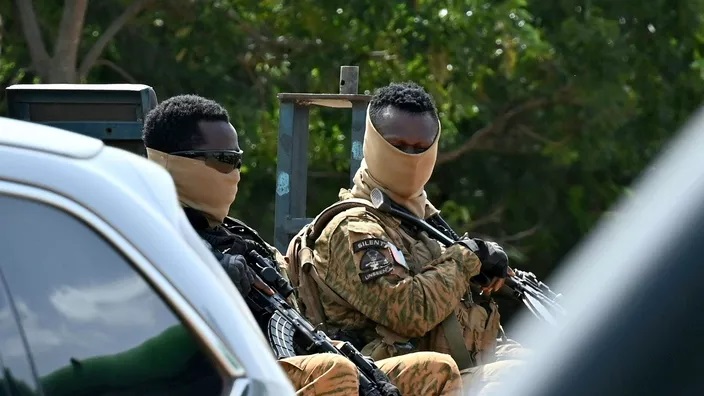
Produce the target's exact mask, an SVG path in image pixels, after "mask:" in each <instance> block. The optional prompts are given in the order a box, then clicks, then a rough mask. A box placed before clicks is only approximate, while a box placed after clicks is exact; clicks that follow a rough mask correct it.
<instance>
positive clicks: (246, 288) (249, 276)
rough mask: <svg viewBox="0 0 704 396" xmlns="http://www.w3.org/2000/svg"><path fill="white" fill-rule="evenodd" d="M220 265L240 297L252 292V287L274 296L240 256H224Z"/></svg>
mask: <svg viewBox="0 0 704 396" xmlns="http://www.w3.org/2000/svg"><path fill="white" fill-rule="evenodd" d="M221 263H222V266H223V268H224V269H225V272H226V273H227V275H228V276H229V277H230V280H231V281H232V283H234V284H235V287H236V288H237V290H238V291H239V292H240V294H241V295H242V297H244V296H246V295H247V294H249V292H250V291H252V286H254V287H255V288H257V289H258V290H260V291H262V292H263V293H265V294H266V295H268V296H272V295H274V291H273V290H271V288H270V287H269V286H268V285H267V284H266V283H265V282H264V281H263V280H261V278H259V276H257V274H256V273H255V272H254V270H252V269H251V268H249V266H248V265H247V261H246V260H245V258H244V256H242V255H241V254H224V257H223V259H222V260H221Z"/></svg>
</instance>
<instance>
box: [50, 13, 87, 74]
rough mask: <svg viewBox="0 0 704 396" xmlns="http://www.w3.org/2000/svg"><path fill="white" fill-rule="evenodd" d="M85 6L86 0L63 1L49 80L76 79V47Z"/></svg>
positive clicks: (79, 37) (78, 42)
mask: <svg viewBox="0 0 704 396" xmlns="http://www.w3.org/2000/svg"><path fill="white" fill-rule="evenodd" d="M87 8H88V0H67V1H66V2H65V3H64V11H63V14H62V15H61V22H60V23H59V32H58V35H57V37H56V42H55V43H54V54H53V56H52V63H53V64H54V65H55V67H53V68H52V71H51V72H50V77H49V80H50V81H49V82H52V83H53V82H70V83H73V82H75V81H76V63H77V59H78V47H79V45H80V43H81V33H83V24H84V21H85V17H86V9H87Z"/></svg>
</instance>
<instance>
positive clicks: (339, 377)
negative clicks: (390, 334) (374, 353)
mask: <svg viewBox="0 0 704 396" xmlns="http://www.w3.org/2000/svg"><path fill="white" fill-rule="evenodd" d="M279 364H280V365H281V367H282V368H283V369H284V372H285V373H286V375H287V376H288V378H289V379H290V380H291V382H292V383H293V387H294V388H295V389H296V390H297V391H296V395H299V396H319V395H329V396H357V395H358V394H359V379H358V377H357V368H356V367H355V366H354V365H353V364H352V362H350V361H349V360H347V359H346V358H344V357H342V356H338V355H331V354H317V355H310V356H296V357H293V358H287V359H282V360H280V361H279ZM376 364H377V366H379V368H380V369H381V370H382V371H383V372H384V373H386V374H387V375H388V376H389V379H391V382H392V383H393V384H394V385H396V387H398V389H399V391H400V392H401V394H402V395H417V396H450V395H452V396H454V395H460V394H461V392H462V379H461V377H460V372H459V370H458V369H457V365H456V364H455V362H454V361H453V360H452V358H451V357H450V356H449V355H445V354H441V353H435V352H417V353H412V354H409V355H404V356H398V357H393V358H388V359H383V360H379V361H377V362H376Z"/></svg>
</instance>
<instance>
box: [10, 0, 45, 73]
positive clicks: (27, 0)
mask: <svg viewBox="0 0 704 396" xmlns="http://www.w3.org/2000/svg"><path fill="white" fill-rule="evenodd" d="M15 6H16V7H17V12H18V13H19V17H20V18H19V19H20V21H21V23H22V32H23V33H24V38H25V40H27V47H29V55H30V56H31V57H32V66H33V68H34V69H35V71H36V72H37V74H38V75H39V76H41V77H45V76H46V75H47V74H48V73H46V71H47V70H46V68H47V66H48V64H49V53H47V52H46V45H44V39H43V38H42V32H41V30H39V23H38V22H37V15H36V13H35V12H34V3H33V2H32V0H15Z"/></svg>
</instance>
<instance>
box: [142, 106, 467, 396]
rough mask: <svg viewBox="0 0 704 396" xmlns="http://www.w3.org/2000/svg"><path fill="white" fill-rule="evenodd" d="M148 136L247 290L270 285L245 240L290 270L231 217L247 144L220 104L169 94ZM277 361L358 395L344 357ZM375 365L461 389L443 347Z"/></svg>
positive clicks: (310, 390) (305, 385) (412, 379)
mask: <svg viewBox="0 0 704 396" xmlns="http://www.w3.org/2000/svg"><path fill="white" fill-rule="evenodd" d="M144 142H145V145H146V147H147V154H148V157H149V159H150V160H152V161H155V162H157V163H159V164H160V165H162V166H163V167H164V168H166V170H167V171H169V173H170V174H171V176H172V178H173V179H174V182H175V184H176V189H177V192H178V195H179V199H180V202H181V203H182V205H183V206H184V210H185V212H186V215H187V217H188V218H189V220H190V222H191V224H192V225H193V227H194V228H195V229H196V231H197V232H198V233H199V235H200V236H201V237H202V238H203V239H204V240H205V241H207V242H208V243H209V245H210V246H211V248H213V249H214V253H215V254H216V257H218V258H219V260H220V261H221V263H222V264H223V267H224V268H226V270H227V272H228V275H229V276H230V278H231V279H232V280H233V282H234V283H235V285H236V286H237V288H238V290H239V291H240V293H241V294H242V295H243V296H245V295H247V294H248V293H249V290H250V288H251V287H253V286H254V287H258V288H262V290H264V289H268V288H266V286H265V285H264V286H262V285H261V284H260V283H261V281H260V280H258V279H257V278H256V275H255V274H253V272H252V271H251V269H250V268H249V267H248V266H247V265H246V263H245V260H244V257H243V254H244V253H245V248H246V247H247V246H253V245H257V246H258V250H260V252H261V253H262V254H264V255H268V256H270V257H272V258H275V259H276V261H277V262H278V263H279V265H280V266H281V267H282V272H283V273H284V275H285V274H286V272H285V262H284V260H283V256H282V255H281V254H280V253H279V252H278V251H277V250H276V249H274V248H273V247H271V246H269V245H268V244H266V243H265V242H263V241H262V240H261V239H260V238H258V235H257V233H256V232H255V231H254V230H252V229H251V228H249V227H247V226H246V225H245V224H244V223H242V222H239V221H237V220H235V219H232V218H228V217H227V215H228V212H229V208H230V205H231V204H232V203H233V202H234V200H235V196H236V194H237V189H238V183H239V180H240V166H241V164H242V150H240V147H239V143H238V139H237V133H236V131H235V129H234V127H233V126H232V125H231V124H230V122H229V116H228V113H227V111H226V110H225V109H224V108H223V107H222V106H220V105H219V104H217V103H216V102H214V101H212V100H208V99H205V98H202V97H199V96H195V95H180V96H175V97H172V98H170V99H167V100H165V101H164V102H162V103H160V104H159V105H158V106H157V107H156V108H155V109H154V110H152V111H151V112H150V113H149V114H148V116H147V118H146V121H145V126H144ZM261 245H265V246H261ZM262 251H263V252H262ZM279 362H280V364H281V367H282V368H283V369H284V371H285V372H286V373H287V375H288V377H289V379H290V380H291V381H292V383H293V385H294V387H295V388H296V389H297V390H298V392H297V394H299V395H322V394H325V395H358V392H359V391H358V388H359V382H358V374H357V368H356V367H355V366H354V365H353V364H352V363H351V362H350V361H349V360H348V359H346V358H344V357H342V356H338V355H333V354H317V355H309V356H297V357H294V358H285V359H281V360H280V361H279ZM376 364H377V365H378V366H379V367H380V368H381V369H382V371H384V372H385V373H386V374H387V375H388V376H389V378H390V379H391V381H392V382H393V383H394V384H395V385H396V386H397V387H398V389H399V390H400V391H401V393H402V394H409V395H410V394H413V395H450V394H457V393H459V392H460V390H461V386H462V385H461V379H460V375H459V370H458V369H457V366H456V364H455V363H454V362H453V361H452V359H448V357H446V356H445V355H443V354H439V353H423V354H415V355H412V356H406V357H402V358H395V359H387V360H384V361H378V362H376Z"/></svg>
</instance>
